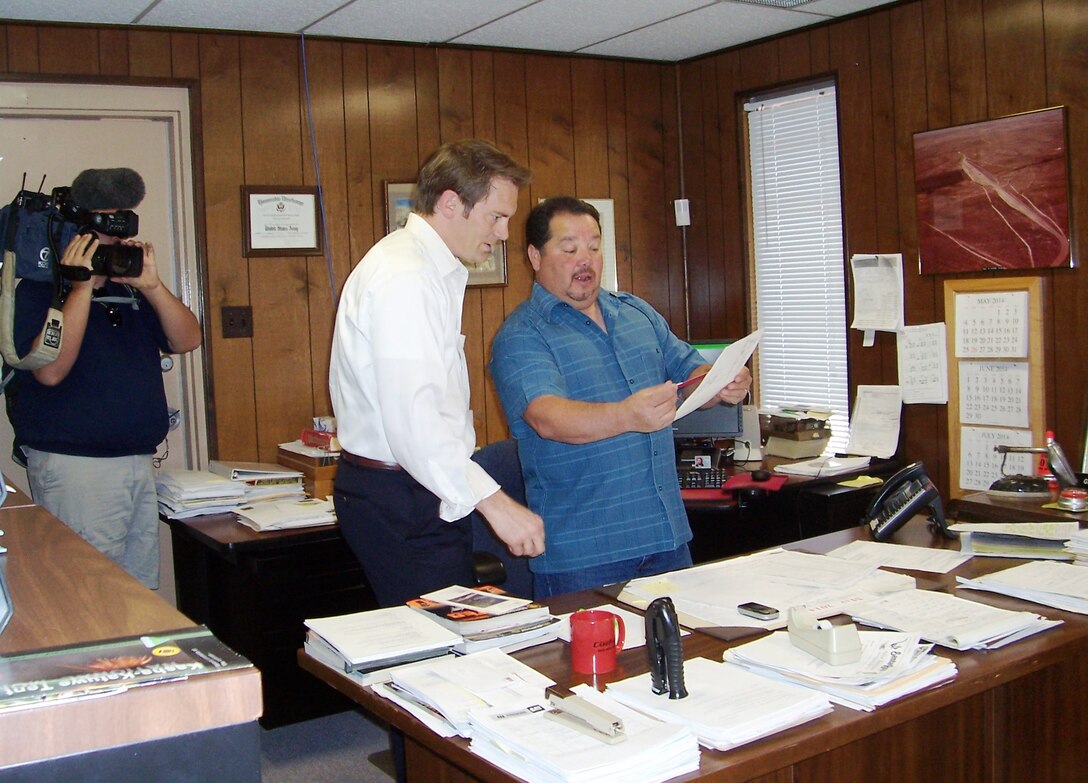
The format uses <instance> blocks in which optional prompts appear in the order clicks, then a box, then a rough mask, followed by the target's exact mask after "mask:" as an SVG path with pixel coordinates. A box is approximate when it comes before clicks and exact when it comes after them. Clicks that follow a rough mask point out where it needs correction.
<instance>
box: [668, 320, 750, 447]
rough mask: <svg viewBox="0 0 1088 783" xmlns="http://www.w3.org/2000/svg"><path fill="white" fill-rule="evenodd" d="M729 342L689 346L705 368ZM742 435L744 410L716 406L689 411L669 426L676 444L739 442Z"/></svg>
mask: <svg viewBox="0 0 1088 783" xmlns="http://www.w3.org/2000/svg"><path fill="white" fill-rule="evenodd" d="M730 342H732V340H702V341H696V342H692V343H691V347H692V348H694V349H695V350H696V351H698V352H699V354H700V355H701V356H702V357H703V361H705V362H706V363H707V364H713V363H714V361H715V359H717V358H718V356H719V355H720V354H721V352H722V351H723V350H725V347H726V346H727V345H729V343H730ZM743 432H744V406H743V405H741V404H740V403H737V404H735V405H715V406H713V407H710V408H703V409H700V410H697V411H692V412H691V413H689V414H688V415H687V416H685V417H684V418H682V419H679V420H677V421H674V422H673V424H672V434H673V437H674V438H675V439H677V440H680V439H683V440H685V441H689V440H693V441H713V440H726V439H728V440H732V439H734V438H739V437H740V436H741V434H742V433H743Z"/></svg>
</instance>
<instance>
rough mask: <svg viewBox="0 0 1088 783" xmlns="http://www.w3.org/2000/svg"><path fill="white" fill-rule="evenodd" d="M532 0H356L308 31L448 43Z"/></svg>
mask: <svg viewBox="0 0 1088 783" xmlns="http://www.w3.org/2000/svg"><path fill="white" fill-rule="evenodd" d="M529 2H530V0H411V2H403V0H365V2H364V1H363V0H356V2H354V3H352V4H351V5H348V6H345V7H344V8H343V9H342V10H340V11H337V12H336V13H334V14H332V15H331V16H328V17H326V18H324V19H322V20H321V21H320V22H318V23H317V24H315V25H314V26H313V27H311V28H309V29H307V30H306V32H307V33H308V34H311V35H335V36H341V37H349V38H371V39H376V40H383V41H417V42H419V43H446V42H448V41H450V40H451V39H452V38H456V37H457V36H460V35H463V34H464V33H465V32H467V31H469V30H471V29H473V28H474V27H478V26H479V25H482V24H484V23H486V22H489V21H491V20H492V19H495V18H497V17H499V16H503V15H504V14H508V13H511V12H512V11H516V10H518V9H519V8H522V7H523V6H525V5H528V4H529Z"/></svg>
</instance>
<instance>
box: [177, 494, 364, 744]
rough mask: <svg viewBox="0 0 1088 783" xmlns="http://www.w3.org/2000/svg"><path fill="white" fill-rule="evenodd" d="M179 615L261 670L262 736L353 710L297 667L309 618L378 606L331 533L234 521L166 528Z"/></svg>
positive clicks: (332, 529)
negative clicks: (262, 529) (261, 529)
mask: <svg viewBox="0 0 1088 783" xmlns="http://www.w3.org/2000/svg"><path fill="white" fill-rule="evenodd" d="M167 523H168V524H169V525H170V534H171V542H172V544H173V549H174V575H175V576H174V580H175V587H176V592H177V602H178V609H180V610H181V611H183V612H185V613H186V614H187V615H189V616H190V617H192V618H194V619H195V620H196V621H197V622H199V623H203V624H204V625H206V626H208V628H210V629H211V630H212V633H214V634H215V635H216V636H217V637H218V638H219V639H221V640H222V641H224V642H226V643H227V644H228V645H230V646H231V647H232V648H233V649H235V650H237V651H238V652H240V653H241V654H242V655H244V656H246V657H247V658H249V660H251V661H253V663H254V664H255V665H256V666H257V668H258V669H260V671H261V680H262V683H263V688H264V702H265V703H264V714H263V715H262V716H261V725H262V726H264V727H266V728H273V727H276V726H282V725H284V724H287V723H294V722H296V721H301V720H308V719H310V718H315V717H318V716H321V715H328V714H331V713H334V712H342V711H344V710H346V709H350V708H351V707H352V706H353V705H352V704H351V702H350V701H348V700H347V699H345V698H343V697H342V696H340V695H339V694H337V693H335V692H334V691H331V690H330V689H328V688H325V687H323V686H322V685H321V684H320V683H317V682H315V681H314V679H313V678H312V677H310V676H309V675H308V674H306V673H305V672H303V671H301V670H300V669H299V668H298V663H297V661H296V659H295V652H296V651H297V650H298V648H299V647H300V646H302V641H303V638H304V637H305V635H306V628H305V626H303V624H302V621H303V620H305V619H308V618H310V617H326V616H329V615H337V614H347V613H349V612H358V611H362V610H364V609H374V608H377V601H376V600H375V599H374V595H373V593H372V592H371V590H370V588H369V587H368V586H367V583H366V580H365V578H364V575H363V569H362V567H361V566H360V565H359V562H358V561H357V560H356V559H355V556H354V555H353V554H352V552H351V550H350V549H348V546H347V544H346V543H345V542H344V539H343V537H342V536H341V535H340V529H339V528H338V527H337V526H336V525H322V526H320V527H308V528H300V529H297V530H278V531H271V532H267V533H257V532H255V531H253V530H251V529H250V528H248V527H246V526H245V525H242V524H240V523H239V522H237V521H235V519H234V515H233V514H216V515H210V516H202V517H195V518H193V519H183V520H167Z"/></svg>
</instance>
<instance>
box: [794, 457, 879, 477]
mask: <svg viewBox="0 0 1088 783" xmlns="http://www.w3.org/2000/svg"><path fill="white" fill-rule="evenodd" d="M868 466H869V458H868V457H817V458H816V459H807V460H802V461H801V462H790V463H787V464H785V465H775V468H774V470H775V473H785V474H787V475H790V476H809V477H812V478H819V477H821V476H837V475H839V474H840V473H852V472H853V471H855V470H862V469H863V468H867V467H868Z"/></svg>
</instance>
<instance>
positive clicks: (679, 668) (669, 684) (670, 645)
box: [646, 596, 688, 699]
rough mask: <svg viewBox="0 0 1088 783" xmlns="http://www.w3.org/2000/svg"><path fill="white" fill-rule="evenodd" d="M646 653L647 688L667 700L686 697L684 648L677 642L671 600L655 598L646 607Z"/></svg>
mask: <svg viewBox="0 0 1088 783" xmlns="http://www.w3.org/2000/svg"><path fill="white" fill-rule="evenodd" d="M646 650H647V652H648V653H649V656H650V688H651V689H652V690H653V692H654V693H656V694H658V695H660V694H662V693H665V692H666V691H668V694H669V698H670V699H683V698H685V697H686V696H687V695H688V691H687V688H685V687H684V647H683V644H682V643H681V641H680V620H679V619H678V618H677V617H676V607H675V606H673V603H672V599H671V598H669V597H667V596H665V597H662V598H655V599H654V600H653V601H652V602H651V603H650V605H649V606H648V607H646Z"/></svg>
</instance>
